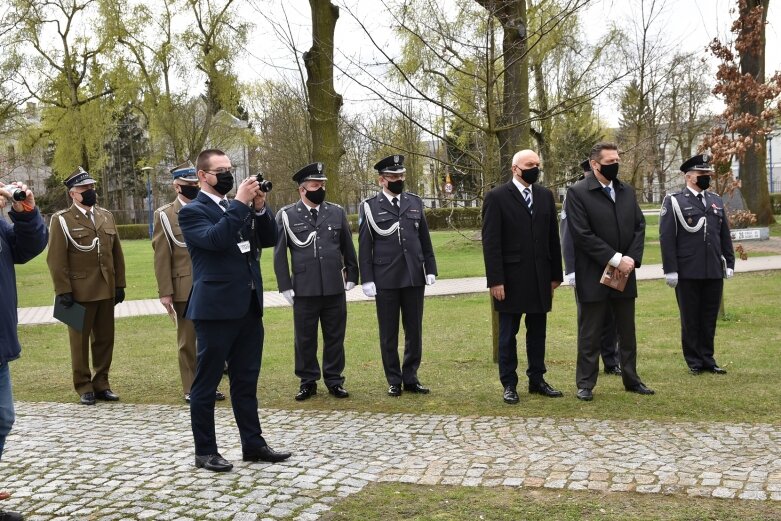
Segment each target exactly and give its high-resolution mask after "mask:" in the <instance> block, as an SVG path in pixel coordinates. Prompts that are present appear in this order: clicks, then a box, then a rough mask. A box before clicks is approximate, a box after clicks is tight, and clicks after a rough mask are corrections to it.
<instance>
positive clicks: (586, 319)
mask: <svg viewBox="0 0 781 521" xmlns="http://www.w3.org/2000/svg"><path fill="white" fill-rule="evenodd" d="M609 310H612V311H613V317H614V318H615V322H616V331H617V333H618V352H619V356H620V359H621V372H622V378H623V381H624V387H632V386H635V385H637V384H639V383H642V382H641V380H640V377H639V376H637V339H636V338H635V299H633V298H622V299H606V300H602V301H600V302H581V303H580V315H579V316H578V361H577V367H576V369H575V382H576V384H577V386H578V389H593V388H594V386H595V385H596V384H597V376H598V375H599V352H600V348H601V343H602V342H601V341H602V331H603V329H604V327H605V315H606V314H607V313H608V311H609Z"/></svg>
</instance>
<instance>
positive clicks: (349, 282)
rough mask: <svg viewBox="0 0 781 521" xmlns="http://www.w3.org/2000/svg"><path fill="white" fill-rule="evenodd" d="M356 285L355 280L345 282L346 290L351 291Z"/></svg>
mask: <svg viewBox="0 0 781 521" xmlns="http://www.w3.org/2000/svg"><path fill="white" fill-rule="evenodd" d="M354 287H355V282H352V281H347V282H345V283H344V290H345V291H350V290H351V289H353V288H354Z"/></svg>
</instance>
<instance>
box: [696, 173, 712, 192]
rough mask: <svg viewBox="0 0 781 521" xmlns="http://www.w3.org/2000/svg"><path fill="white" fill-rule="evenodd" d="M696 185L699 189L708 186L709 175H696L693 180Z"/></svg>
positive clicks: (705, 188)
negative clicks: (695, 179)
mask: <svg viewBox="0 0 781 521" xmlns="http://www.w3.org/2000/svg"><path fill="white" fill-rule="evenodd" d="M695 184H696V185H697V187H698V188H699V189H700V190H707V189H708V187H710V176H709V175H698V176H697V181H696V182H695Z"/></svg>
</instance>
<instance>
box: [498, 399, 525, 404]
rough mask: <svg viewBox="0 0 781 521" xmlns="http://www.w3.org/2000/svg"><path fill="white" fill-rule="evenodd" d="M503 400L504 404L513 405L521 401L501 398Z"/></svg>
mask: <svg viewBox="0 0 781 521" xmlns="http://www.w3.org/2000/svg"><path fill="white" fill-rule="evenodd" d="M502 400H504V403H507V404H510V405H515V404H516V403H518V402H520V401H521V400H508V399H507V398H502Z"/></svg>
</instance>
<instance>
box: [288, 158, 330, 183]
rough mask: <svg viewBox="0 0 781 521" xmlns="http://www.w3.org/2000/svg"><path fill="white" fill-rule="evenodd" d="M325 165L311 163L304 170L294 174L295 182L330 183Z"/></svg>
mask: <svg viewBox="0 0 781 521" xmlns="http://www.w3.org/2000/svg"><path fill="white" fill-rule="evenodd" d="M324 168H325V165H323V163H311V164H309V165H306V166H305V167H304V168H302V169H301V170H299V171H298V172H296V173H295V174H293V181H295V182H297V183H298V184H301V183H303V182H304V181H328V178H327V177H326V176H325V172H324Z"/></svg>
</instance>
